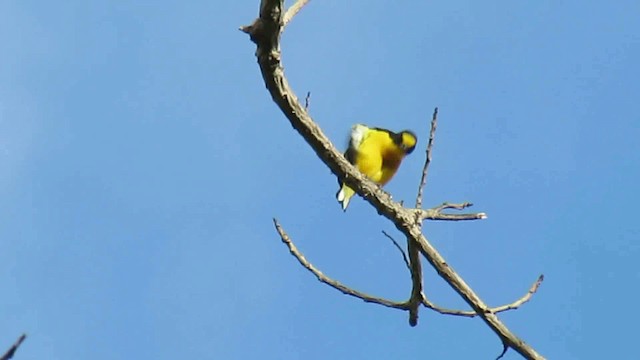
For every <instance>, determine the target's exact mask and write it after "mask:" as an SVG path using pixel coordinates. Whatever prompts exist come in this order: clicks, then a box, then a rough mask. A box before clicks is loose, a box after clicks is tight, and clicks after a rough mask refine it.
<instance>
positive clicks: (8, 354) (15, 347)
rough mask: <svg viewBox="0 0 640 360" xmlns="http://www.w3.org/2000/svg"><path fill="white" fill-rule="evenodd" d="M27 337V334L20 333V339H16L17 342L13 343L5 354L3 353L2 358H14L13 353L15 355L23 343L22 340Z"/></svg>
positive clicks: (1, 359) (0, 359)
mask: <svg viewBox="0 0 640 360" xmlns="http://www.w3.org/2000/svg"><path fill="white" fill-rule="evenodd" d="M26 338H27V334H22V335H20V337H19V338H18V340H16V342H15V343H14V344H13V345H11V347H10V348H9V350H7V352H6V353H4V355H2V357H0V360H9V359H11V358H13V355H15V353H16V350H18V348H19V347H20V344H22V342H23V341H24V339H26Z"/></svg>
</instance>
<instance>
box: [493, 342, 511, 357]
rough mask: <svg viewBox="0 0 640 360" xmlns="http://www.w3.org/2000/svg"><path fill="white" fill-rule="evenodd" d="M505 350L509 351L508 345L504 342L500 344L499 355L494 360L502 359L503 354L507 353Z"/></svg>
mask: <svg viewBox="0 0 640 360" xmlns="http://www.w3.org/2000/svg"><path fill="white" fill-rule="evenodd" d="M507 350H509V345H508V344H507V343H506V342H504V341H503V342H502V352H501V353H500V355H498V357H497V358H496V360H500V359H502V357H503V356H504V354H506V353H507Z"/></svg>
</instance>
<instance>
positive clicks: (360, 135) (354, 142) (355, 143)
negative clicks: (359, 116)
mask: <svg viewBox="0 0 640 360" xmlns="http://www.w3.org/2000/svg"><path fill="white" fill-rule="evenodd" d="M367 130H369V128H368V127H367V126H366V125H363V124H355V125H353V127H352V128H351V143H350V144H349V146H350V147H351V148H353V149H357V148H358V147H359V146H360V144H361V143H362V140H364V135H365V134H366V132H367Z"/></svg>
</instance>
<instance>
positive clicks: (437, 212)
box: [414, 202, 487, 221]
mask: <svg viewBox="0 0 640 360" xmlns="http://www.w3.org/2000/svg"><path fill="white" fill-rule="evenodd" d="M470 206H473V204H472V203H470V202H465V203H461V204H452V203H447V202H445V203H442V204H441V205H438V206H436V207H433V208H431V209H426V210H423V209H414V211H415V213H416V217H417V218H418V219H422V220H446V221H461V220H482V219H486V218H487V214H486V213H483V212H480V213H471V214H443V213H442V210H446V209H454V210H463V209H466V208H468V207H470Z"/></svg>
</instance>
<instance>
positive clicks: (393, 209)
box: [240, 0, 543, 359]
mask: <svg viewBox="0 0 640 360" xmlns="http://www.w3.org/2000/svg"><path fill="white" fill-rule="evenodd" d="M284 12H285V11H284V1H283V0H261V3H260V15H259V18H257V19H256V20H255V21H254V22H253V23H252V24H251V25H248V26H243V27H241V28H240V29H241V30H242V31H243V32H245V33H247V34H249V36H250V38H251V40H252V41H253V42H255V43H256V45H257V49H256V57H257V59H258V64H259V66H260V71H261V73H262V77H263V79H264V82H265V85H266V87H267V89H268V90H269V92H270V94H271V97H272V98H273V100H274V102H275V103H276V104H277V105H278V107H280V110H281V111H282V112H283V114H284V115H285V116H286V117H287V119H288V120H289V122H290V123H291V125H292V126H293V128H294V129H295V130H296V131H298V133H299V134H300V135H301V136H302V137H303V138H304V139H305V141H306V142H307V143H308V144H309V146H310V147H311V148H312V149H313V150H314V151H315V153H316V155H317V156H318V157H319V158H320V159H321V160H322V161H323V162H324V163H325V164H326V165H327V166H328V167H329V169H331V171H332V172H333V173H334V174H335V175H336V176H337V177H338V179H339V180H340V181H342V182H344V183H346V184H347V185H348V186H349V187H351V188H352V189H354V190H355V191H356V193H357V194H358V195H360V196H362V197H364V198H365V200H366V201H368V202H369V203H370V204H371V205H372V206H373V207H374V208H375V209H376V210H377V211H378V213H379V214H381V215H382V216H384V217H386V218H387V219H389V220H390V221H392V222H393V223H394V225H395V226H396V228H398V230H400V232H402V233H403V235H405V236H406V237H407V238H408V239H411V240H410V241H413V242H414V244H415V245H416V247H417V248H418V249H419V251H420V253H421V254H422V255H423V256H424V257H425V258H426V259H427V261H428V262H429V263H430V264H431V266H433V268H434V269H435V270H436V271H437V272H438V274H439V275H440V276H441V277H442V278H443V279H444V280H445V281H446V282H447V283H448V284H449V285H450V286H451V288H452V289H453V290H454V291H456V292H457V293H458V294H459V295H460V296H461V297H462V298H463V299H464V300H465V302H467V304H469V306H470V307H471V308H472V309H473V311H474V312H475V313H476V314H478V316H479V317H480V318H482V320H483V321H484V322H485V323H486V324H487V325H488V326H489V328H490V329H491V330H492V331H493V332H495V333H496V334H497V335H498V336H499V337H500V340H501V341H502V343H503V344H504V346H505V348H513V349H514V350H515V351H517V352H518V353H520V354H521V355H522V356H524V357H525V358H527V359H543V357H542V356H541V355H540V354H538V353H537V352H536V351H535V349H533V348H532V347H531V346H529V345H528V344H526V343H525V342H524V341H522V340H521V339H520V338H518V337H517V336H516V335H515V334H514V333H513V332H512V331H511V330H509V329H508V328H507V327H506V326H505V325H504V324H503V323H502V322H501V321H500V319H498V317H497V316H496V314H495V313H494V312H492V311H491V308H489V307H488V306H487V305H486V304H485V303H484V302H483V301H482V300H481V299H480V297H479V296H478V295H477V294H476V293H475V292H474V291H473V289H471V288H470V287H469V285H467V284H466V283H465V281H464V280H463V279H462V278H461V277H460V276H459V275H458V274H457V273H456V272H455V270H454V269H453V267H452V266H451V265H449V264H448V263H447V262H446V261H445V259H444V258H443V257H442V256H441V255H440V253H439V252H438V251H437V250H436V249H435V248H434V247H433V245H431V243H429V241H427V239H426V238H425V237H424V235H423V234H422V227H421V224H419V223H418V222H417V221H416V214H417V212H416V210H415V209H405V208H404V207H402V206H401V205H400V204H399V203H397V202H394V201H393V200H392V199H391V198H390V197H389V195H388V194H386V193H385V192H384V191H382V190H381V189H380V188H379V187H378V186H377V185H376V184H374V183H373V182H372V181H370V180H369V179H367V178H366V177H365V176H364V175H362V174H361V173H360V172H359V171H358V170H356V169H355V168H354V167H353V166H352V165H351V164H350V163H349V162H348V161H347V160H346V159H345V158H344V156H342V154H341V153H340V152H339V151H338V150H337V149H336V148H335V147H334V146H333V144H332V143H331V141H329V139H328V138H327V137H326V136H325V134H324V133H323V132H322V130H321V129H320V127H318V125H317V124H316V123H315V122H314V121H313V120H312V119H311V117H310V116H309V114H308V113H307V111H306V110H305V108H304V107H303V105H301V104H300V102H299V101H298V98H297V96H296V95H295V93H294V92H293V91H292V90H291V87H290V86H289V82H288V81H287V79H286V77H285V76H284V70H283V67H282V64H281V62H280V59H281V54H280V34H281V33H282V29H283V25H284V24H285V23H286V22H285V18H284V16H285V15H284ZM288 20H290V19H288ZM287 22H288V21H287ZM425 214H426V215H425ZM418 215H419V217H420V218H421V219H434V220H453V218H451V217H452V216H453V215H447V214H438V212H437V211H436V212H435V213H422V212H420V213H418ZM454 217H455V216H454ZM484 217H486V215H484V214H482V213H479V214H476V217H475V218H484ZM455 220H462V219H455ZM465 220H468V219H465ZM281 236H282V234H281ZM292 254H293V252H292ZM294 255H295V254H294ZM301 264H302V265H303V266H305V267H306V268H307V269H309V270H310V271H311V268H310V267H307V266H308V265H310V264H307V265H305V263H304V262H302V261H301ZM316 270H317V269H316ZM314 274H316V276H318V274H317V273H315V272H314ZM319 279H321V278H320V277H319ZM325 280H326V279H325ZM321 281H322V280H321ZM328 284H329V283H328ZM333 285H336V284H333ZM333 285H332V286H333ZM343 290H345V289H343ZM353 296H355V295H353ZM391 303H392V304H396V305H397V303H393V302H391ZM391 307H393V306H391Z"/></svg>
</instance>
